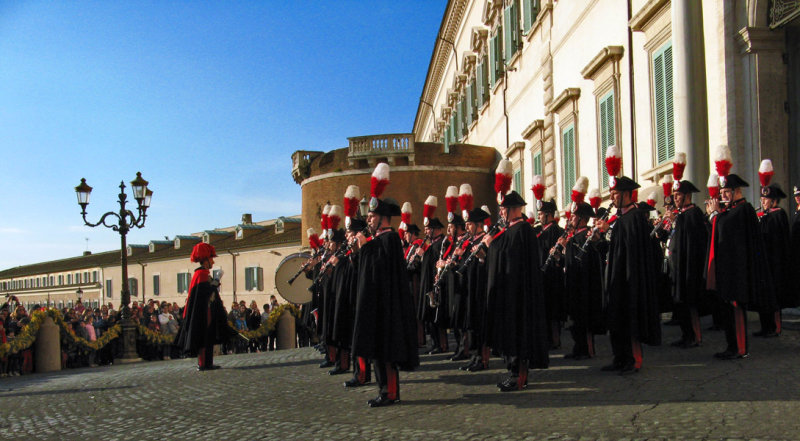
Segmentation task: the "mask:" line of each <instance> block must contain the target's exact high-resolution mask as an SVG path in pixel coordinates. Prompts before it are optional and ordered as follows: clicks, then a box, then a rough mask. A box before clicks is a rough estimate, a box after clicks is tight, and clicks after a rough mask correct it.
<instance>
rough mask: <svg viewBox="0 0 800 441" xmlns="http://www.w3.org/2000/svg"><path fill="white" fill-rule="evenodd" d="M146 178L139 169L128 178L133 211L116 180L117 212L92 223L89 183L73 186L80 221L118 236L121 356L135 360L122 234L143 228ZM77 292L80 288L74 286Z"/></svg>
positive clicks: (148, 194) (147, 202)
mask: <svg viewBox="0 0 800 441" xmlns="http://www.w3.org/2000/svg"><path fill="white" fill-rule="evenodd" d="M147 184H148V182H147V181H145V180H144V179H143V178H142V173H141V172H137V173H136V179H134V180H133V181H131V190H133V198H134V199H136V203H137V205H138V208H137V213H138V215H137V214H134V213H133V212H132V211H130V210H128V209H126V208H125V204H126V203H127V202H126V201H127V199H128V195H126V194H125V182H124V181H122V182H120V184H119V189H120V191H119V212H114V211H109V212H107V213H105V214H103V215H102V216H101V217H100V220H99V221H97V222H96V223H91V222H89V221H88V220H86V206H87V205H89V196H90V195H91V193H92V187H90V186H89V185H88V184H87V183H86V179H85V178H81V183H80V184H79V185H78V186H77V187H75V194H76V195H77V196H78V205H80V206H81V216H83V222H84V224H86V225H87V226H89V227H96V226H99V225H103V226H105V227H107V228H111V229H112V230H114V231H116V232H118V233H119V236H120V242H121V247H120V263H121V266H122V299H121V303H122V305H121V307H120V310H121V311H120V312H121V315H122V320H121V322H120V323H121V325H122V360H135V359H137V358H139V357H138V355H137V354H136V324H135V323H134V322H133V320H131V310H130V307H129V306H128V305H129V304H130V302H131V292H130V289H129V287H128V254H127V248H128V245H127V242H126V237H125V236H126V235H127V234H128V231H130V230H131V228H134V227H135V228H144V223H145V220H146V219H147V208H148V207H149V206H150V200H151V199H152V197H153V192H152V191H151V190H150V189H148V188H147ZM109 216H111V217H116V218H117V223H116V224H115V223H110V224H109V223H106V219H107V218H108V217H109ZM78 292H79V293H80V294H79V295H78V298H80V295H81V294H83V291H82V290H80V289H78Z"/></svg>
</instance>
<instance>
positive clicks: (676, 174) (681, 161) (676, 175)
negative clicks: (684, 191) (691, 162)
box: [672, 152, 686, 181]
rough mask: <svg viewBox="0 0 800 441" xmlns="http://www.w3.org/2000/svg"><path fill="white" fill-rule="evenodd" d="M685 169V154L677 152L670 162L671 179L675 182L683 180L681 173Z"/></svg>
mask: <svg viewBox="0 0 800 441" xmlns="http://www.w3.org/2000/svg"><path fill="white" fill-rule="evenodd" d="M685 169H686V153H684V152H678V153H676V154H675V159H674V160H673V161H672V178H673V179H675V180H676V181H680V180H681V179H683V171H684V170H685Z"/></svg>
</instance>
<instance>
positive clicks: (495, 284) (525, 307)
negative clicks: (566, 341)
mask: <svg viewBox="0 0 800 441" xmlns="http://www.w3.org/2000/svg"><path fill="white" fill-rule="evenodd" d="M486 265H487V323H486V333H487V335H486V342H487V345H488V346H489V347H491V348H492V349H495V350H497V351H498V352H499V353H500V354H502V355H503V356H506V357H518V358H519V360H520V361H526V360H527V361H528V363H529V364H528V367H530V368H533V369H546V368H547V367H548V365H549V363H550V359H549V354H548V350H549V348H550V343H549V340H548V336H547V329H548V328H549V326H548V323H547V317H546V315H545V299H544V293H543V292H542V271H541V262H540V260H539V242H538V240H537V239H536V235H535V234H534V231H533V227H531V225H530V224H529V223H527V222H524V221H523V222H517V223H516V224H514V225H511V226H510V227H508V228H506V229H505V230H503V231H502V232H501V233H498V235H496V236H495V239H494V241H493V242H492V244H491V245H490V246H489V255H488V256H487V258H486Z"/></svg>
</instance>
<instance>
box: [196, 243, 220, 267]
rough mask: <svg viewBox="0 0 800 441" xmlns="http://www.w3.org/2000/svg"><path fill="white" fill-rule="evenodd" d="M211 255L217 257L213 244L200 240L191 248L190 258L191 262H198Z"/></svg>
mask: <svg viewBox="0 0 800 441" xmlns="http://www.w3.org/2000/svg"><path fill="white" fill-rule="evenodd" d="M212 257H217V250H215V249H214V246H213V245H209V244H207V243H205V242H200V243H198V244H197V245H195V246H194V248H192V256H191V257H190V259H191V260H192V262H198V263H199V262H202V261H204V260H208V259H210V258H212Z"/></svg>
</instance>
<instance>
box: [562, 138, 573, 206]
mask: <svg viewBox="0 0 800 441" xmlns="http://www.w3.org/2000/svg"><path fill="white" fill-rule="evenodd" d="M563 158H564V167H563V168H564V188H563V190H564V191H563V198H562V200H563V204H564V206H565V207H566V206H567V204H569V202H570V196H571V194H572V186H573V185H575V126H574V125H570V126H569V128H567V129H566V130H564V136H563Z"/></svg>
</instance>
